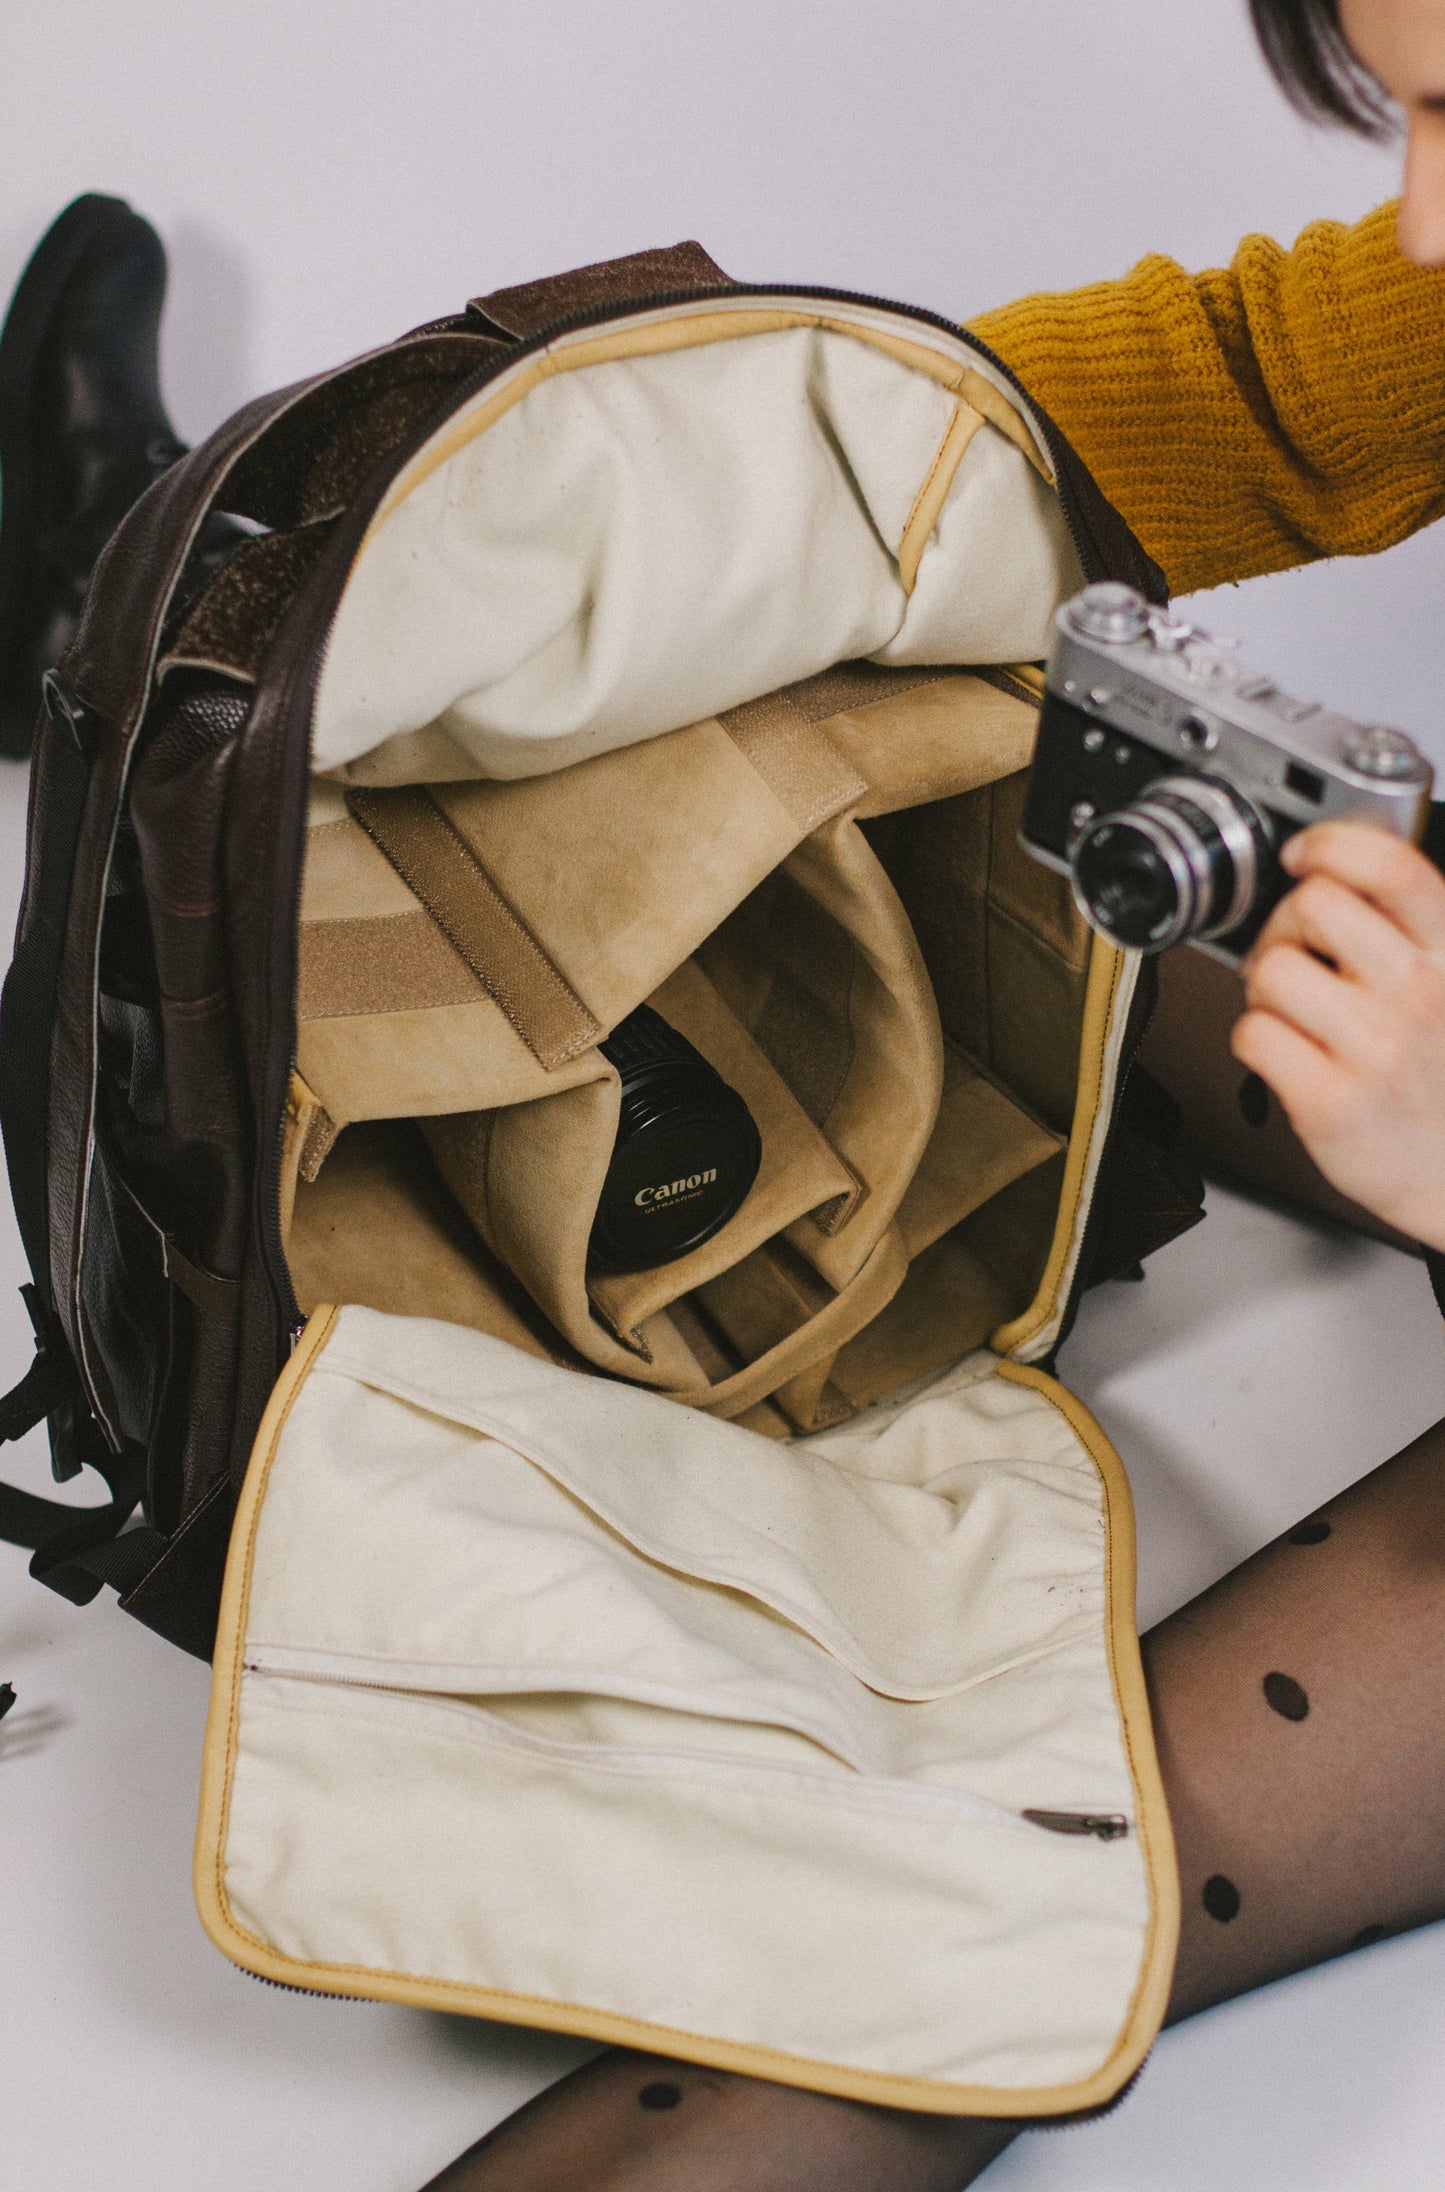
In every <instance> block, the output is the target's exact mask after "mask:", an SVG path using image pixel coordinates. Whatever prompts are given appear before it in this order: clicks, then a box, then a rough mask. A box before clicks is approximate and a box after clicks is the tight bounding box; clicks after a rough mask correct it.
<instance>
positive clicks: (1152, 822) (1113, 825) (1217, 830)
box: [1070, 776, 1269, 951]
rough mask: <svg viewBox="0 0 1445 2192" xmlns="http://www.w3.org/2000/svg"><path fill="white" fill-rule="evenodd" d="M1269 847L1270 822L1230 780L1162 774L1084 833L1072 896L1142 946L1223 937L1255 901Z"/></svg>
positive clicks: (1094, 920) (1113, 934) (1116, 937)
mask: <svg viewBox="0 0 1445 2192" xmlns="http://www.w3.org/2000/svg"><path fill="white" fill-rule="evenodd" d="M1268 849H1269V840H1268V838H1267V836H1266V834H1265V831H1264V825H1263V824H1262V823H1261V821H1260V819H1259V817H1258V816H1257V815H1256V814H1255V812H1254V810H1253V809H1252V808H1251V807H1250V806H1248V805H1247V804H1246V802H1245V801H1244V800H1242V799H1241V798H1240V797H1239V795H1238V793H1236V792H1234V791H1232V790H1231V789H1230V788H1229V786H1228V785H1225V784H1219V783H1215V782H1214V781H1213V780H1212V779H1210V778H1207V777H1196V776H1178V777H1161V778H1159V779H1158V780H1157V781H1156V782H1155V783H1153V784H1151V785H1150V786H1149V788H1148V791H1147V792H1146V794H1145V795H1144V797H1142V798H1140V799H1136V800H1134V801H1133V802H1132V803H1131V804H1130V805H1129V806H1127V807H1124V808H1121V809H1120V810H1119V811H1118V812H1117V813H1114V814H1105V815H1101V816H1100V817H1099V818H1098V820H1097V821H1095V822H1092V823H1090V824H1089V826H1088V827H1087V828H1086V829H1084V830H1083V831H1082V832H1081V833H1080V835H1079V837H1078V838H1077V840H1076V841H1075V843H1074V846H1073V848H1072V851H1071V855H1070V864H1071V871H1072V880H1073V888H1074V898H1075V901H1076V903H1077V904H1078V907H1079V910H1080V912H1081V913H1082V914H1083V915H1084V918H1085V919H1086V920H1087V921H1089V922H1090V923H1091V924H1092V926H1093V927H1094V928H1096V929H1099V930H1101V931H1102V933H1103V934H1104V935H1105V936H1108V937H1109V938H1110V939H1111V940H1112V941H1113V942H1114V943H1117V944H1124V945H1127V946H1128V947H1130V948H1131V949H1134V950H1138V951H1164V950H1167V948H1168V947H1169V945H1171V944H1178V943H1182V942H1183V941H1184V940H1185V939H1186V938H1189V937H1211V936H1224V935H1227V934H1228V933H1229V931H1230V930H1231V929H1234V928H1237V927H1238V926H1239V924H1240V922H1241V921H1243V920H1244V918H1245V916H1246V915H1247V914H1248V912H1249V910H1250V907H1251V906H1252V905H1253V903H1254V899H1255V893H1256V891H1257V890H1258V887H1259V880H1260V875H1261V872H1262V864H1263V858H1264V855H1265V854H1266V853H1267V851H1268Z"/></svg>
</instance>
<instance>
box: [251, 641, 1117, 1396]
mask: <svg viewBox="0 0 1445 2192" xmlns="http://www.w3.org/2000/svg"><path fill="white" fill-rule="evenodd" d="M1036 720H1037V717H1036V709H1035V705H1034V698H1033V694H1032V691H1031V680H1030V679H1029V678H1027V677H1025V676H1024V675H1023V674H1022V673H1020V674H1019V675H1017V676H1013V675H1009V676H1003V675H1001V674H1000V673H996V672H992V671H990V672H988V673H987V674H974V673H971V672H967V671H960V670H953V669H949V668H947V667H943V668H939V669H927V668H918V669H913V668H910V669H904V670H890V669H887V668H880V667H878V666H877V665H874V664H868V663H843V664H839V665H838V666H836V667H835V668H834V669H832V670H829V671H825V672H823V673H822V674H820V675H819V676H816V677H812V678H808V679H805V680H803V681H802V682H801V683H799V684H798V685H796V686H793V687H790V688H788V689H787V690H786V691H785V692H782V693H778V694H772V695H768V696H765V697H764V698H763V699H761V700H759V701H756V702H752V703H749V704H748V705H746V706H745V707H741V708H737V709H734V710H731V711H730V712H729V713H728V715H727V716H726V717H723V718H718V719H716V720H710V721H707V722H704V723H699V724H694V725H692V726H690V727H689V728H688V729H686V730H683V731H678V732H674V733H672V734H670V735H669V736H667V737H664V738H660V739H655V740H652V741H649V742H647V743H645V744H641V745H637V746H629V747H623V748H621V749H618V750H616V751H613V752H610V753H608V754H605V755H602V756H598V757H596V758H595V759H593V760H591V761H587V762H582V763H579V764H576V765H575V766H573V767H572V768H570V769H565V770H561V771H557V772H555V773H553V774H552V775H550V776H543V777H539V778H534V779H523V780H517V781H508V782H476V781H472V782H458V783H446V784H433V785H431V786H429V787H427V788H426V789H424V790H422V789H418V788H414V787H402V788H396V789H389V790H385V791H380V792H371V793H361V794H358V793H357V792H355V791H354V790H352V791H351V792H349V793H348V794H347V795H346V797H347V800H348V803H349V805H350V807H351V812H350V813H349V814H347V813H344V812H342V811H341V809H340V800H341V795H340V794H334V795H332V797H331V800H330V801H328V800H325V799H323V800H321V801H319V802H318V821H317V823H316V825H315V826H314V827H313V829H312V830H311V832H310V837H309V850H308V865H307V874H306V886H305V893H304V899H303V925H302V949H301V984H300V995H301V1029H300V1040H299V1047H298V1066H299V1070H300V1075H301V1077H302V1078H301V1080H300V1082H299V1084H298V1085H299V1086H300V1088H301V1089H302V1090H303V1091H304V1096H303V1098H302V1099H301V1100H300V1101H299V1107H298V1108H297V1110H296V1115H295V1119H294V1122H293V1129H292V1140H293V1142H294V1145H295V1146H294V1149H293V1150H292V1151H291V1154H290V1158H289V1176H290V1178H291V1179H292V1180H293V1181H294V1180H295V1179H296V1177H297V1176H298V1175H299V1176H300V1181H301V1184H300V1186H299V1188H298V1189H296V1190H295V1192H296V1194H297V1197H298V1201H297V1210H298V1213H299V1215H298V1219H297V1222H296V1230H295V1235H294V1237H295V1240H296V1242H297V1244H298V1245H297V1248H296V1250H295V1255H296V1257H297V1259H298V1261H299V1263H300V1265H301V1267H302V1269H303V1270H305V1271H308V1272H310V1273H312V1274H313V1277H312V1278H311V1279H308V1282H307V1284H308V1288H311V1287H312V1286H313V1285H314V1286H315V1287H316V1288H318V1289H320V1290H323V1291H325V1292H326V1293H327V1294H328V1295H329V1296H331V1297H335V1296H338V1295H339V1296H340V1297H341V1298H343V1299H364V1300H365V1301H366V1302H367V1303H368V1304H369V1305H370V1306H375V1307H392V1306H397V1305H398V1300H399V1297H404V1298H405V1300H406V1301H407V1302H409V1303H411V1304H412V1305H413V1306H414V1307H416V1308H418V1309H422V1308H426V1309H429V1310H430V1312H431V1313H432V1314H436V1313H438V1311H439V1312H440V1313H441V1314H443V1315H444V1316H447V1317H457V1318H459V1319H460V1321H463V1322H469V1323H475V1324H476V1325H477V1327H478V1328H479V1329H483V1330H494V1331H495V1330H500V1329H503V1328H504V1327H505V1322H506V1319H507V1317H508V1316H515V1315H516V1314H517V1311H516V1308H515V1303H514V1304H513V1306H512V1307H510V1308H508V1307H507V1306H506V1305H505V1303H504V1304H503V1306H502V1307H500V1308H499V1307H498V1306H497V1301H496V1300H494V1298H493V1297H494V1293H495V1286H494V1284H493V1281H492V1279H491V1277H490V1276H484V1275H479V1274H492V1273H498V1272H505V1274H506V1284H507V1285H509V1286H512V1287H513V1288H514V1289H517V1290H520V1291H518V1292H517V1294H516V1298H517V1299H520V1300H524V1301H525V1302H526V1304H527V1309H526V1314H527V1316H528V1317H531V1318H532V1319H533V1320H534V1325H535V1330H536V1331H537V1332H543V1333H546V1334H548V1335H549V1337H548V1339H547V1341H546V1344H547V1345H548V1346H549V1347H550V1348H551V1349H552V1350H553V1351H554V1352H556V1353H557V1354H558V1355H559V1356H560V1357H562V1358H566V1359H581V1360H585V1361H587V1362H589V1363H591V1364H593V1365H594V1366H596V1367H598V1368H601V1369H604V1370H606V1371H608V1372H610V1373H611V1374H613V1375H616V1376H621V1377H625V1378H627V1379H629V1380H632V1381H634V1382H637V1383H641V1384H645V1385H648V1386H651V1387H652V1388H654V1389H655V1390H658V1391H661V1392H665V1393H668V1394H670V1395H672V1396H674V1397H676V1398H678V1399H680V1400H684V1401H687V1402H689V1403H690V1404H692V1405H694V1406H700V1407H703V1408H706V1409H708V1410H710V1411H712V1412H716V1413H720V1414H724V1415H730V1416H733V1415H743V1414H746V1415H750V1416H751V1414H752V1413H753V1412H755V1411H756V1410H757V1409H758V1408H759V1407H760V1406H761V1405H762V1404H763V1403H765V1402H766V1403H767V1404H768V1409H769V1410H770V1411H771V1413H770V1414H769V1426H770V1427H771V1428H782V1427H783V1426H785V1425H786V1426H791V1427H792V1428H793V1429H795V1430H813V1429H817V1428H819V1427H822V1426H824V1425H827V1424H829V1423H833V1422H838V1421H842V1420H843V1419H844V1418H846V1416H847V1415H848V1414H849V1413H851V1411H852V1410H853V1409H854V1408H856V1407H858V1406H860V1405H863V1404H865V1403H866V1402H867V1401H868V1400H871V1399H874V1398H877V1397H880V1396H882V1395H884V1394H886V1393H888V1392H890V1391H892V1390H894V1389H896V1388H897V1387H898V1386H899V1385H900V1384H902V1383H905V1382H907V1381H908V1380H909V1379H911V1378H913V1377H915V1376H919V1375H922V1374H924V1373H925V1372H927V1371H931V1370H934V1369H936V1368H938V1367H939V1366H940V1365H941V1364H943V1363H946V1362H948V1361H950V1360H952V1359H954V1358H955V1357H956V1356H957V1355H958V1353H959V1352H960V1351H961V1350H963V1349H965V1348H967V1347H971V1346H976V1345H978V1344H980V1343H981V1342H983V1341H984V1340H986V1339H987V1337H988V1335H989V1334H990V1333H991V1332H992V1331H994V1330H995V1329H996V1328H997V1327H999V1326H1000V1325H1002V1324H1003V1323H1004V1322H1005V1321H1006V1320H1007V1319H1008V1318H1009V1317H1010V1316H1017V1315H1018V1313H1019V1311H1020V1310H1021V1308H1022V1307H1023V1306H1024V1305H1025V1304H1026V1303H1027V1302H1028V1300H1029V1299H1030V1298H1031V1295H1032V1292H1033V1290H1034V1287H1035V1286H1036V1284H1037V1280H1038V1275H1039V1272H1040V1271H1041V1269H1042V1267H1043V1263H1044V1260H1045V1258H1046V1256H1047V1253H1048V1245H1049V1242H1050V1240H1051V1238H1052V1234H1053V1231H1054V1227H1055V1221H1056V1217H1057V1198H1058V1191H1059V1180H1060V1169H1059V1167H1060V1159H1059V1152H1060V1150H1061V1147H1062V1139H1063V1136H1064V1134H1065V1133H1066V1131H1067V1129H1068V1126H1069V1122H1070V1118H1071V1115H1072V1108H1073V1102H1074V1088H1075V1080H1076V1075H1077V1068H1078V1042H1079V1036H1080V1030H1081V1027H1082V1021H1083V1002H1084V991H1085V984H1086V978H1087V932H1086V931H1085V930H1084V928H1083V925H1082V923H1081V922H1080V920H1079V918H1078V916H1077V914H1076V913H1075V911H1074V908H1073V906H1072V904H1071V902H1070V900H1069V897H1068V893H1067V889H1066V888H1065V887H1064V886H1063V885H1062V884H1061V883H1060V882H1059V880H1058V879H1057V878H1055V877H1054V876H1052V875H1051V874H1049V873H1048V872H1046V871H1044V870H1043V869H1041V868H1039V867H1038V866H1037V865H1036V864H1035V863H1033V862H1032V861H1029V860H1028V859H1027V858H1026V857H1025V856H1024V855H1023V854H1022V853H1021V852H1020V850H1019V849H1018V845H1017V841H1016V840H1017V825H1018V817H1019V808H1020V805H1021V798H1022V790H1023V785H1024V782H1025V778H1024V774H1023V767H1022V764H1023V763H1024V762H1025V761H1026V759H1027V756H1028V753H1029V750H1030V747H1031V744H1032V739H1033V733H1034V727H1035V723H1036ZM418 816H420V823H419V824H418ZM357 817H360V818H361V820H364V821H365V823H366V826H367V827H366V829H365V830H364V829H363V828H362V827H361V826H360V821H359V820H358V819H357ZM860 817H861V818H862V822H861V826H860ZM367 830H370V831H371V832H372V835H370V836H368V834H367ZM383 848H384V849H383ZM388 856H389V857H388ZM459 947H460V948H459ZM644 1000H647V1001H650V1002H651V1003H652V1004H653V1006H654V1007H655V1009H657V1010H658V1011H660V1012H661V1013H662V1015H663V1017H664V1018H665V1019H667V1020H669V1021H670V1023H671V1024H672V1025H674V1026H676V1027H678V1028H679V1029H680V1030H681V1031H682V1032H683V1033H684V1034H685V1035H687V1036H688V1038H689V1040H691V1041H692V1042H693V1043H694V1044H695V1046H696V1047H697V1048H698V1049H699V1050H701V1051H702V1053H703V1055H704V1056H706V1057H708V1058H709V1059H711V1061H712V1062H713V1063H714V1065H716V1067H717V1068H718V1070H719V1071H720V1072H721V1074H722V1075H723V1078H724V1079H725V1080H726V1081H728V1082H729V1084H730V1085H731V1086H733V1087H734V1088H736V1089H737V1090H738V1091H739V1093H740V1094H742V1095H743V1097H744V1100H745V1101H746V1102H747V1104H748V1106H749V1109H750V1110H751V1112H752V1114H753V1116H754V1118H755V1119H756V1121H757V1123H758V1126H759V1129H760V1133H761V1138H762V1143H763V1153H764V1154H763V1165H762V1170H761V1172H760V1175H759V1179H758V1182H757V1184H756V1186H755V1187H754V1190H753V1192H752V1194H751V1195H750V1196H749V1198H748V1200H747V1202H746V1203H745V1204H744V1206H743V1208H742V1210H740V1211H739V1212H738V1213H737V1214H736V1216H735V1217H734V1218H733V1219H732V1220H731V1221H730V1222H729V1224H728V1225H727V1226H726V1227H725V1228H723V1229H722V1231H721V1232H720V1233H719V1234H718V1235H717V1236H715V1238H714V1239H713V1240H712V1241H710V1242H708V1243H706V1244H705V1245H704V1246H703V1247H702V1248H701V1249H698V1250H695V1251H694V1252H693V1253H692V1254H691V1255H689V1256H687V1257H683V1258H680V1259H678V1260H677V1261H676V1262H675V1263H673V1264H670V1265H666V1266H663V1267H662V1268H660V1269H658V1270H656V1271H652V1272H642V1273H632V1274H625V1275H612V1274H607V1275H604V1274H600V1273H597V1272H595V1271H593V1272H589V1270H588V1266H587V1245H588V1239H589V1236H590V1232H591V1226H592V1220H593V1216H594V1214H595V1210H596V1205H597V1199H598V1196H599V1194H600V1191H601V1187H602V1183H603V1179H604V1176H605V1173H606V1168H607V1163H608V1160H609V1157H610V1153H611V1149H612V1145H613V1141H614V1139H615V1134H616V1125H617V1115H618V1088H617V1080H616V1075H615V1073H614V1071H613V1068H612V1067H611V1066H610V1065H609V1064H608V1063H607V1061H606V1060H605V1059H604V1058H603V1057H602V1055H601V1053H600V1051H599V1050H598V1049H597V1048H596V1047H595V1046H596V1041H597V1039H598V1036H599V1035H600V1033H601V1031H602V1030H604V1029H606V1028H610V1027H611V1026H614V1025H615V1024H616V1022H617V1020H618V1019H620V1018H621V1017H622V1016H623V1015H624V1014H625V1013H626V1012H628V1011H630V1010H631V1009H632V1007H633V1006H634V1005H636V1004H638V1003H640V1002H642V1001H644ZM367 1118H379V1119H414V1120H416V1121H418V1122H419V1124H420V1127H421V1136H424V1137H425V1141H426V1142H428V1143H429V1144H430V1148H431V1152H432V1157H431V1160H430V1161H428V1160H425V1159H422V1158H421V1156H420V1150H421V1148H422V1146H423V1145H422V1139H421V1136H417V1135H412V1136H410V1137H409V1138H407V1139H405V1140H403V1141H396V1140H394V1139H388V1138H387V1137H386V1136H382V1137H380V1138H379V1139H377V1138H373V1139H372V1140H367V1139H365V1138H362V1139H360V1140H357V1139H355V1138H352V1137H348V1136H347V1135H343V1136H342V1139H341V1141H340V1142H339V1143H338V1144H337V1147H336V1150H335V1152H334V1154H332V1155H331V1156H330V1157H329V1158H328V1157H327V1151H328V1149H329V1148H330V1145H331V1143H332V1142H333V1141H335V1138H336V1135H337V1132H338V1129H340V1128H343V1127H346V1126H348V1125H349V1124H350V1123H351V1122H353V1121H358V1120H362V1119H367ZM403 1151H406V1152H409V1155H407V1158H406V1162H405V1164H403V1163H402V1162H401V1154H400V1153H401V1152H403ZM323 1160H325V1162H324V1163H323ZM318 1166H320V1170H319V1172H318V1170H317V1167H318ZM443 1181H444V1182H445V1183H446V1186H445V1187H444V1186H443V1184H442V1183H443ZM408 1183H410V1185H408ZM419 1183H422V1184H419ZM447 1188H449V1189H450V1191H451V1197H452V1198H454V1203H452V1204H451V1205H450V1206H448V1203H447V1194H446V1189H447ZM412 1191H414V1192H415V1194H416V1196H417V1198H418V1208H417V1213H416V1215H415V1216H414V1218H413V1219H412V1220H411V1221H408V1222H405V1223H404V1222H403V1221H402V1220H401V1218H400V1216H399V1206H400V1204H401V1203H402V1202H403V1201H404V1200H405V1197H406V1195H407V1193H408V1192H412ZM290 1192H291V1190H290V1189H288V1193H290ZM443 1207H449V1216H448V1217H447V1219H446V1221H445V1222H443V1221H442V1219H441V1217H440V1215H439V1212H440V1210H441V1209H442V1208H443ZM383 1212H384V1213H385V1216H384V1218H383V1215H382V1214H383ZM468 1220H470V1221H471V1222H470V1225H469V1224H468V1222H467V1221H468ZM352 1223H355V1224H356V1225H357V1226H358V1227H361V1228H370V1231H369V1233H368V1234H367V1237H366V1238H364V1239H363V1238H362V1237H361V1234H360V1233H358V1237H357V1247H356V1257H357V1273H358V1275H357V1277H356V1279H355V1281H354V1282H352V1283H350V1284H348V1283H347V1281H346V1280H345V1277H344V1270H345V1264H346V1255H345V1251H344V1247H343V1240H342V1236H343V1235H344V1233H345V1232H346V1231H347V1229H348V1228H349V1226H350V1225H351V1224H352ZM473 1229H474V1231H473ZM387 1233H390V1234H394V1235H395V1238H396V1240H397V1242H398V1244H399V1247H398V1255H397V1269H396V1273H395V1275H394V1276H389V1275H388V1269H387V1266H388V1261H389V1259H388V1256H387V1253H386V1251H385V1249H384V1248H381V1247H378V1245H377V1242H378V1239H379V1238H383V1237H385V1235H386V1234H387ZM468 1242H470V1247H468V1246H467V1245H466V1244H467V1243H468ZM483 1244H486V1245H483ZM323 1273H324V1279H323V1278H322V1277H321V1274H323ZM433 1288H434V1289H435V1292H433V1291H431V1289H433ZM316 1298H319V1292H318V1293H317V1295H316ZM499 1318H500V1319H501V1320H502V1322H501V1323H500V1324H499V1323H498V1319H499Z"/></svg>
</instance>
